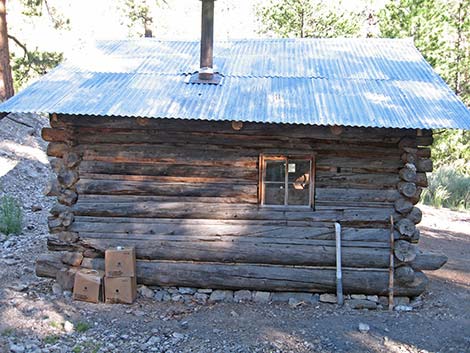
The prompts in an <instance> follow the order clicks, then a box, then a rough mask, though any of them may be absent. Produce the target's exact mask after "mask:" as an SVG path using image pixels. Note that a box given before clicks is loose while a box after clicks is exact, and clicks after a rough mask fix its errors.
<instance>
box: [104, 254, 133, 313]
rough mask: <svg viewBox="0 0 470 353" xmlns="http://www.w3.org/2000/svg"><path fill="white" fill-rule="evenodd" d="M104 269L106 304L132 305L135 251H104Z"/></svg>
mask: <svg viewBox="0 0 470 353" xmlns="http://www.w3.org/2000/svg"><path fill="white" fill-rule="evenodd" d="M104 267H105V278H104V286H105V288H106V290H105V301H106V303H123V304H132V303H133V302H134V300H135V298H136V297H137V281H136V262H135V249H134V248H123V247H117V248H112V249H108V250H106V252H105V260H104Z"/></svg>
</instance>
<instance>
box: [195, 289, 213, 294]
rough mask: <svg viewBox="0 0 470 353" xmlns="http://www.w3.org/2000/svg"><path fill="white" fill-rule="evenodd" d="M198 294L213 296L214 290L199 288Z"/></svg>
mask: <svg viewBox="0 0 470 353" xmlns="http://www.w3.org/2000/svg"><path fill="white" fill-rule="evenodd" d="M197 292H198V293H203V294H211V293H212V292H213V290H212V289H207V288H199V289H198V290H197Z"/></svg>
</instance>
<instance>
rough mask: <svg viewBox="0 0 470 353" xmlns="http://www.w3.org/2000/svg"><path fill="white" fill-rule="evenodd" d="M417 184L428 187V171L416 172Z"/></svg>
mask: <svg viewBox="0 0 470 353" xmlns="http://www.w3.org/2000/svg"><path fill="white" fill-rule="evenodd" d="M416 185H418V186H422V187H425V188H426V187H428V178H427V176H426V173H416Z"/></svg>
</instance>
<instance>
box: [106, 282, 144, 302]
mask: <svg viewBox="0 0 470 353" xmlns="http://www.w3.org/2000/svg"><path fill="white" fill-rule="evenodd" d="M104 286H105V288H106V290H105V298H106V299H105V301H106V303H110V304H117V303H120V304H132V303H133V302H134V300H135V299H136V298H137V281H136V278H135V277H105V279H104Z"/></svg>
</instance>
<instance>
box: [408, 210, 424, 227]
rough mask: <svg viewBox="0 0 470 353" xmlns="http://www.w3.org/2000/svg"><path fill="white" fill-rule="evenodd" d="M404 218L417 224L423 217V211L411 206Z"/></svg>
mask: <svg viewBox="0 0 470 353" xmlns="http://www.w3.org/2000/svg"><path fill="white" fill-rule="evenodd" d="M406 218H408V219H409V220H410V221H412V222H413V223H414V224H418V223H419V222H421V219H422V218H423V213H422V212H421V210H420V209H419V208H418V207H413V209H412V210H411V212H410V214H409V215H407V216H406Z"/></svg>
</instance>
